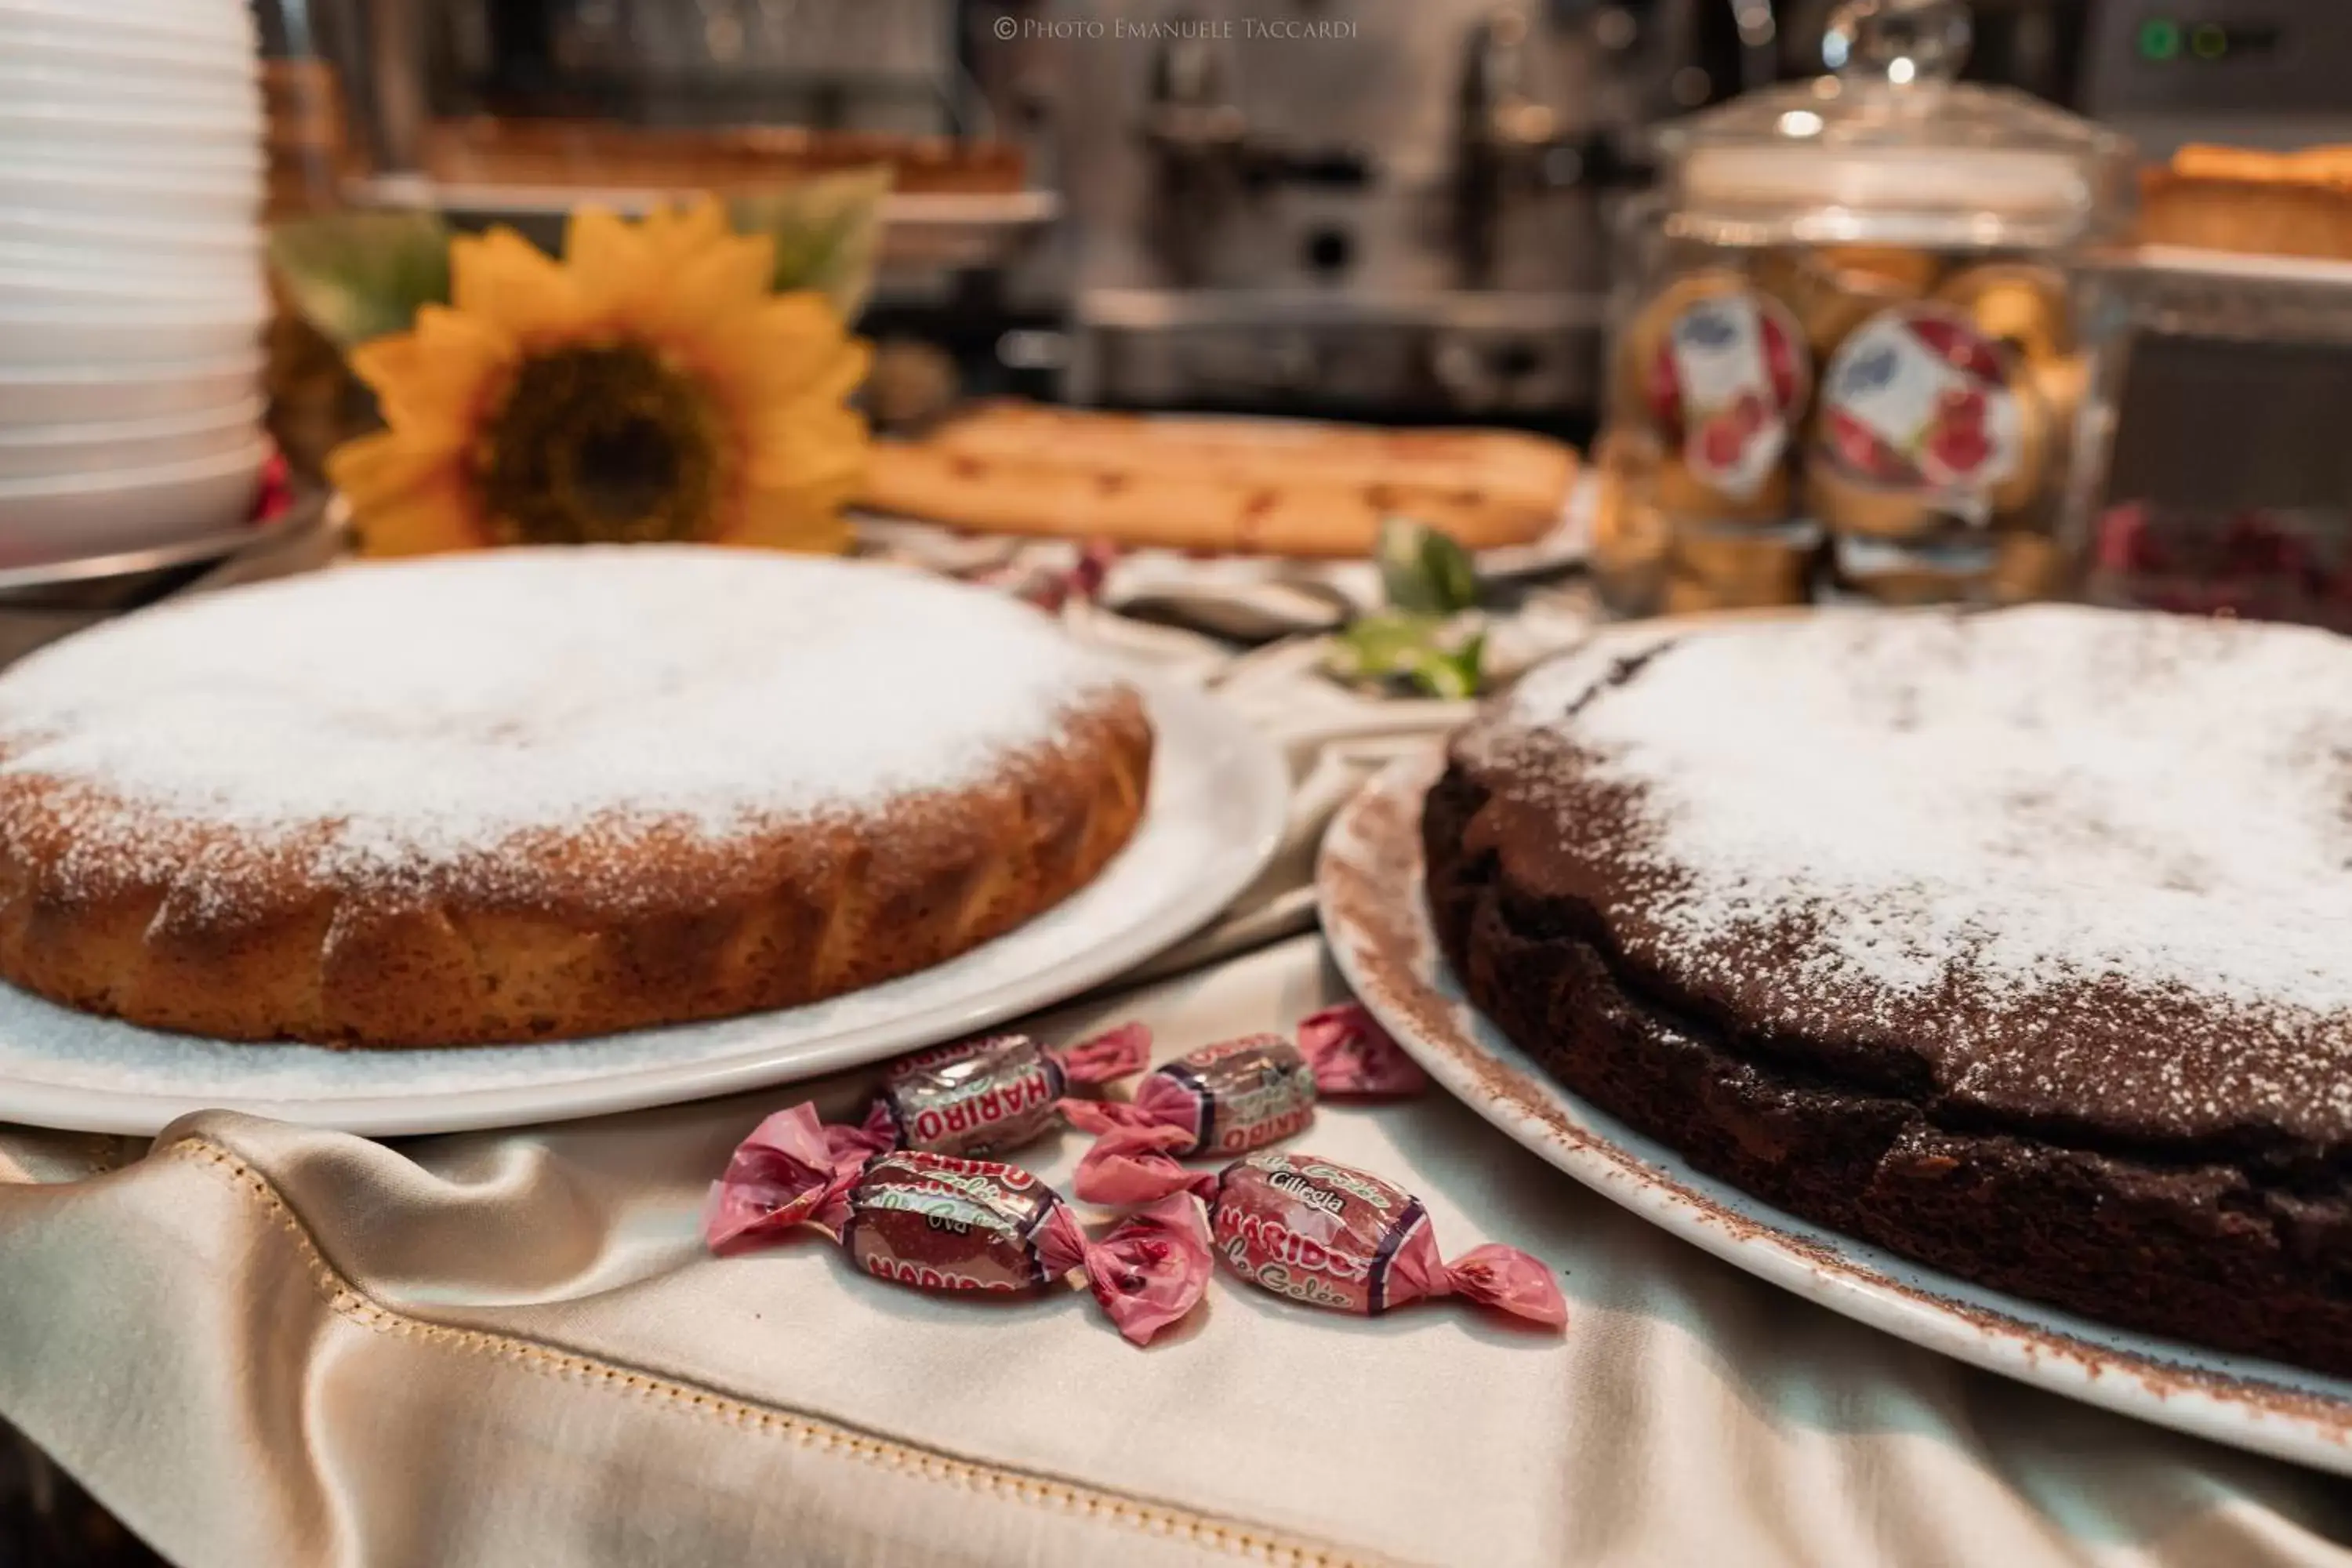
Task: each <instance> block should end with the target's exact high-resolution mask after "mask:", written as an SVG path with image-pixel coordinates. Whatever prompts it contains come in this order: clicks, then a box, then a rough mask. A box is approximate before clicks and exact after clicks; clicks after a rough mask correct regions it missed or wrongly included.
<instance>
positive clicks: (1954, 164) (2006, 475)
mask: <svg viewBox="0 0 2352 1568" xmlns="http://www.w3.org/2000/svg"><path fill="white" fill-rule="evenodd" d="M1968 42H1969V12H1968V7H1967V5H1964V4H1961V3H1960V0H1845V3H1843V4H1841V5H1838V6H1837V7H1836V8H1835V9H1834V10H1833V11H1832V16H1831V19H1830V24H1829V26H1828V29H1827V33H1826V41H1825V44H1824V47H1823V56H1824V60H1825V63H1826V64H1827V65H1828V66H1829V68H1830V72H1829V74H1827V75H1824V76H1822V77H1820V78H1818V79H1813V80H1811V81H1803V82H1794V83H1789V84H1784V85H1782V86H1779V87H1774V88H1770V89H1765V90H1763V91H1759V92H1754V93H1749V94H1747V95H1745V96H1743V97H1741V98H1738V99H1736V100H1732V101H1730V102H1728V103H1725V104H1722V105H1719V106H1717V107H1715V108H1712V109H1709V110H1704V111H1702V112H1700V113H1698V114H1696V115H1692V116H1690V117H1687V118H1685V119H1684V120H1681V121H1675V122H1672V123H1670V124H1668V125H1667V126H1665V127H1664V128H1663V129H1662V130H1661V131H1660V132H1659V135H1658V148H1659V153H1660V159H1661V176H1662V177H1661V182H1660V187H1659V190H1658V192H1657V194H1656V195H1655V197H1654V200H1653V201H1652V203H1651V204H1650V205H1649V206H1648V207H1647V208H1645V209H1644V208H1636V209H1633V221H1632V222H1631V224H1630V225H1629V228H1628V230H1627V232H1626V233H1625V234H1624V235H1623V236H1622V239H1623V242H1624V248H1625V251H1626V256H1627V260H1628V263H1629V265H1628V266H1626V267H1624V268H1621V275H1622V276H1625V277H1628V278H1630V279H1632V280H1633V281H1632V282H1631V284H1630V286H1629V289H1628V290H1627V292H1626V293H1625V294H1624V295H1623V296H1622V298H1621V300H1620V302H1619V308H1618V310H1617V314H1616V334H1615V341H1614V347H1613V349H1612V354H1613V362H1612V372H1611V376H1610V381H1609V387H1610V395H1609V400H1610V406H1609V409H1608V416H1607V426H1608V428H1609V429H1610V430H1611V431H1612V432H1613V431H1616V430H1620V429H1636V430H1639V431H1641V432H1643V433H1644V435H1645V436H1646V437H1648V438H1649V439H1650V440H1652V441H1654V443H1655V444H1656V446H1657V447H1658V448H1659V450H1660V453H1661V459H1660V461H1659V462H1658V464H1657V466H1656V469H1655V474H1654V479H1653V481H1652V482H1651V484H1650V486H1649V493H1650V495H1651V496H1652V498H1653V500H1654V505H1655V508H1656V510H1657V512H1658V514H1659V516H1660V517H1661V518H1662V519H1663V520H1664V525H1665V527H1666V529H1667V530H1668V531H1669V532H1670V534H1671V537H1672V542H1671V545H1670V548H1669V551H1668V560H1667V578H1666V591H1665V593H1664V596H1663V603H1664V605H1666V606H1667V607H1670V608H1724V607H1734V606H1737V605H1745V604H1755V603H1769V602H1778V601H1775V600H1774V599H1773V598H1772V597H1771V596H1772V595H1790V594H1795V595H1800V596H1802V595H1807V594H1819V593H1821V592H1822V591H1824V590H1831V591H1842V592H1843V593H1844V594H1847V595H1862V596H1864V597H1868V598H1874V599H1884V600H1886V601H1889V602H1903V603H1912V602H1920V601H1927V602H1934V601H1938V600H1945V599H1959V600H1970V599H1984V600H1990V599H1995V598H2011V597H2019V596H2039V595H2042V594H2045V593H2052V592H2056V591H2058V590H2059V588H2060V586H2061V585H2062V579H2063V570H2059V569H2057V567H2058V565H2059V564H2060V563H2058V562H2057V560H2056V555H2057V552H2055V551H2054V550H2053V549H2050V548H2045V547H2044V546H2043V543H2042V541H2044V540H2046V539H2047V538H2048V537H2049V536H2050V535H2051V533H2052V532H2053V529H2054V527H2055V523H2056V519H2057V515H2058V512H2059V510H2060V508H2061V502H2062V498H2063V495H2064V494H2065V491H2066V489H2067V483H2068V477H2069V470H2070V468H2071V466H2072V464H2073V463H2074V452H2075V443H2074V440H2073V438H2072V428H2073V423H2074V411H2075V409H2076V408H2077V407H2078V406H2079V405H2080V404H2081V402H2082V389H2083V387H2084V385H2085V384H2087V383H2088V382H2089V381H2090V380H2091V376H2090V372H2089V365H2088V361H2087V356H2088V354H2089V353H2090V352H2091V351H2090V350H2088V349H2086V348H2085V346H2084V342H2083V334H2082V333H2081V332H2080V331H2078V330H2077V325H2076V321H2075V308H2074V302H2073V296H2074V286H2073V279H2074V271H2073V265H2074V257H2075V256H2076V255H2078V254H2079V253H2080V252H2081V251H2082V250H2083V249H2084V248H2086V247H2090V246H2093V245H2096V244H2101V243H2104V242H2105V241H2107V240H2110V239H2112V238H2114V237H2116V236H2118V235H2120V234H2121V233H2122V232H2123V231H2124V230H2125V228H2126V226H2127V223H2128V217H2129V210H2128V203H2129V196H2130V192H2131V190H2132V188H2133V187H2132V157H2131V151H2130V146H2129V143H2128V142H2126V141H2124V140H2123V139H2122V138H2120V137H2118V136H2116V135H2115V134H2113V133H2112V132H2107V131H2105V130H2102V129H2101V128H2099V127H2097V126H2095V125H2093V124H2092V123H2090V122H2089V121H2084V120H2082V119H2080V118H2078V117H2076V116H2074V115H2071V114H2067V113H2065V112H2063V111H2062V110H2057V109H2054V108H2053V107H2051V106H2049V105H2047V104H2044V103H2042V102H2040V101H2038V100H2034V99H2032V98H2029V97H2027V96H2026V95H2024V94H2021V93H2017V92H2013V91H2011V90H2008V89H2000V88H1991V87H1983V86H1979V85H1977V84H1974V83H1963V82H1960V81H1958V80H1957V79H1956V77H1957V73H1958V69H1959V67H1960V64H1961V62H1962V60H1963V59H1964V58H1965V56H1966V52H1967V47H1968ZM2021 539H2022V540H2024V542H2017V541H2019V540H2021ZM1915 555H1916V559H1914V558H1913V557H1914V556H1915ZM1598 569H1599V570H1601V572H1602V573H1603V574H1606V571H1607V563H1605V562H1602V563H1600V564H1599V567H1598ZM1604 586H1605V584H1604Z"/></svg>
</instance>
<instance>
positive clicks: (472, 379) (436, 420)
mask: <svg viewBox="0 0 2352 1568" xmlns="http://www.w3.org/2000/svg"><path fill="white" fill-rule="evenodd" d="M514 355H515V348H514V344H513V343H512V342H509V340H507V339H506V338H505V337H503V336H502V335H501V334H499V332H497V331H494V330H492V329H491V328H490V327H488V325H486V324H485V323H484V322H482V321H480V320H479V319H478V318H476V317H472V316H467V315H464V314H462V313H460V312H458V311H456V310H446V309H444V308H443V307H441V306H438V305H427V306H425V308H424V309H423V310H420V311H418V312H417V316H416V325H415V329H414V330H413V331H406V332H402V333H399V334H397V335H396V336H394V337H389V338H381V339H378V340H377V341H376V342H372V343H363V344H362V345H361V346H360V347H359V348H357V349H355V350H353V351H352V369H353V370H354V371H356V372H357V373H358V374H359V376H360V379H361V380H362V381H364V382H366V383H367V384H369V385H370V386H372V387H373V388H374V389H375V395H376V401H377V403H378V404H379V405H381V406H382V407H383V416H384V420H385V422H386V423H387V424H389V425H391V426H393V428H394V429H395V430H398V431H401V432H402V433H403V434H404V435H405V436H408V437H411V438H412V439H416V440H433V441H439V442H444V443H447V444H452V445H457V444H462V443H464V442H465V441H466V440H467V438H468V437H469V436H470V433H471V431H472V429H473V426H474V424H475V422H476V420H478V418H479V417H480V410H481V408H482V406H483V405H484V404H485V403H486V402H487V401H488V398H489V397H490V395H491V394H492V393H493V391H494V390H495V388H496V386H497V384H498V383H499V379H500V377H501V376H502V375H503V374H504V373H505V371H506V370H507V368H508V366H509V364H510V363H512V361H513V359H514Z"/></svg>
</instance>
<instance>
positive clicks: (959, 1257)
mask: <svg viewBox="0 0 2352 1568" xmlns="http://www.w3.org/2000/svg"><path fill="white" fill-rule="evenodd" d="M859 1140H860V1130H859V1129H856V1128H845V1127H827V1126H825V1125H824V1124H823V1123H822V1122H820V1121H818V1120H817V1116H816V1111H815V1110H814V1108H813V1107H811V1106H808V1105H796V1106H793V1108H792V1109H791V1110H780V1111H778V1112H777V1113H776V1114H775V1115H773V1116H771V1117H769V1118H768V1119H767V1120H766V1121H763V1122H761V1124H760V1125H759V1127H758V1128H757V1129H756V1130H754V1131H753V1132H752V1134H751V1137H749V1138H747V1139H745V1140H744V1141H743V1142H742V1144H741V1145H740V1147H739V1148H737V1149H736V1151H735V1153H734V1155H733V1157H732V1158H731V1159H730V1160H729V1162H728V1164H727V1170H726V1172H725V1173H724V1174H722V1175H721V1176H720V1177H719V1180H718V1181H717V1182H716V1183H715V1184H712V1186H711V1189H710V1195H709V1200H708V1201H707V1203H706V1204H705V1205H704V1209H703V1237H704V1239H705V1240H706V1241H708V1242H709V1246H710V1248H711V1250H712V1251H714V1252H719V1253H734V1252H741V1251H745V1250H748V1249H750V1248H751V1247H758V1246H761V1245H765V1244H768V1243H772V1242H774V1241H778V1240H781V1239H782V1238H783V1237H785V1236H787V1235H789V1234H791V1233H792V1232H793V1231H795V1230H796V1229H798V1228H799V1227H801V1226H810V1227H813V1228H815V1229H818V1230H822V1231H824V1232H825V1233H827V1234H828V1235H831V1236H832V1237H834V1238H835V1240H837V1241H838V1242H840V1244H841V1245H842V1247H843V1248H844V1250H845V1251H846V1252H847V1253H848V1255H849V1257H850V1259H851V1261H852V1262H854V1263H856V1265H857V1267H858V1268H862V1269H863V1270H865V1271H866V1273H868V1274H872V1275H875V1276H877V1278H880V1279H889V1280H893V1281H895V1282H897V1283H898V1284H901V1285H910V1286H913V1287H915V1288H916V1289H924V1290H985V1291H1004V1292H1012V1291H1034V1290H1045V1289H1051V1288H1053V1287H1055V1286H1056V1285H1058V1284H1061V1283H1062V1282H1063V1281H1065V1280H1066V1279H1068V1278H1069V1276H1070V1275H1071V1274H1073V1273H1077V1274H1080V1275H1082V1276H1083V1277H1084V1278H1085V1279H1086V1282H1087V1289H1090V1290H1091V1291H1092V1292H1093V1293H1094V1298H1095V1300H1096V1301H1097V1302H1098V1303H1099V1304H1100V1305H1101V1307H1102V1310H1103V1311H1104V1313H1105V1314H1106V1315H1107V1316H1108V1317H1109V1319H1110V1321H1111V1322H1112V1323H1113V1324H1114V1325H1115V1326H1117V1328H1118V1331H1119V1332H1120V1333H1121V1334H1123V1335H1125V1336H1126V1337H1127V1338H1128V1339H1129V1340H1131V1341H1133V1342H1135V1343H1137V1344H1148V1343H1150V1341H1151V1339H1152V1337H1153V1336H1154V1335H1156V1334H1158V1333H1159V1332H1160V1331H1161V1330H1163V1329H1165V1328H1167V1327H1168V1326H1169V1325H1170V1324H1171V1323H1174V1322H1177V1321H1181V1319H1183V1318H1184V1317H1185V1316H1186V1315H1187V1314H1189V1313H1190V1312H1191V1311H1192V1309H1193V1308H1194V1307H1196V1306H1198V1305H1199V1304H1200V1300H1201V1296H1202V1291H1203V1290H1204V1289H1206V1287H1207V1282H1208V1277H1209V1272H1210V1254H1209V1226H1208V1219H1207V1215H1205V1214H1204V1213H1203V1211H1202V1205H1201V1203H1200V1200H1199V1199H1197V1198H1195V1197H1192V1195H1190V1194H1171V1196H1169V1197H1167V1198H1165V1199H1163V1200H1162V1201H1160V1202H1159V1203H1157V1204H1154V1205H1151V1206H1150V1207H1149V1208H1147V1209H1143V1210H1141V1211H1139V1212H1138V1213H1135V1214H1132V1215H1128V1216H1127V1217H1126V1218H1124V1219H1122V1220H1120V1221H1119V1222H1118V1224H1116V1225H1114V1226H1111V1227H1110V1228H1109V1229H1108V1231H1106V1232H1105V1233H1104V1234H1103V1235H1102V1236H1101V1237H1089V1236H1088V1235H1087V1231H1086V1228H1085V1227H1084V1226H1081V1225H1080V1224H1079V1223H1078V1219H1077V1216H1076V1215H1075V1214H1073V1213H1072V1212H1071V1210H1070V1205H1068V1204H1067V1203H1066V1202H1065V1201H1064V1200H1063V1198H1062V1195H1061V1194H1059V1193H1056V1192H1055V1191H1054V1189H1053V1188H1052V1187H1050V1186H1048V1185H1047V1184H1045V1182H1043V1181H1041V1180H1039V1179H1038V1178H1037V1177H1036V1176H1035V1175H1034V1174H1033V1173H1030V1172H1027V1171H1024V1170H1023V1169H1022V1168H1021V1167H1019V1166H1018V1165H1008V1164H1004V1163H1001V1162H999V1161H994V1160H970V1159H963V1158H960V1157H958V1156H956V1155H952V1154H941V1153H937V1152H932V1151H929V1150H923V1149H898V1150H887V1151H884V1152H878V1153H877V1152H870V1151H868V1150H866V1148H865V1147H863V1145H862V1143H861V1142H860V1141H859Z"/></svg>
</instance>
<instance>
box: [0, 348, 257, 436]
mask: <svg viewBox="0 0 2352 1568" xmlns="http://www.w3.org/2000/svg"><path fill="white" fill-rule="evenodd" d="M262 363H263V360H262V355H261V353H260V352H259V351H257V350H254V349H247V351H246V352H245V353H234V354H223V355H221V356H219V357H218V358H215V359H185V360H163V361H153V360H149V361H138V360H133V361H131V362H129V363H121V364H74V365H7V364H0V429H4V428H10V427H14V426H31V425H86V424H93V423H96V422H98V421H100V420H107V419H161V418H165V417H169V416H173V415H183V414H201V413H204V412H205V411H207V410H215V409H221V408H235V407H238V406H241V405H244V404H245V403H246V402H247V400H249V399H251V398H252V397H254V396H255V395H257V393H258V392H259V391H260V389H261V372H262Z"/></svg>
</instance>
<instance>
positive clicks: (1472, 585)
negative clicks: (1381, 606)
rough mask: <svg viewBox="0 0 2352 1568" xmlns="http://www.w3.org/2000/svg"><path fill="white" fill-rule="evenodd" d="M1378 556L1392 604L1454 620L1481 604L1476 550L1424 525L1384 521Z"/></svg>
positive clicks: (1392, 519) (1404, 520) (1393, 519)
mask: <svg viewBox="0 0 2352 1568" xmlns="http://www.w3.org/2000/svg"><path fill="white" fill-rule="evenodd" d="M1374 556H1375V559H1377V560H1378V561H1379V563H1380V568H1381V587H1382V589H1383V590H1384V591H1385V592H1386V593H1387V595H1388V600H1389V603H1390V604H1391V605H1395V606H1396V607H1397V608H1398V609H1400V610H1414V611H1418V612H1420V613H1421V614H1423V615H1429V616H1451V615H1454V614H1457V613H1459V612H1460V611H1463V610H1466V609H1468V608H1470V607H1471V606H1472V605H1475V604H1476V603H1477V602H1478V568H1477V566H1476V565H1475V563H1473V562H1472V561H1471V559H1470V552H1468V551H1466V550H1465V549H1463V548H1462V546H1461V545H1459V544H1457V543H1456V542H1454V539H1453V537H1452V536H1451V535H1449V534H1444V533H1440V532H1439V531H1437V530H1435V529H1433V528H1431V527H1429V526H1428V525H1426V524H1424V523H1422V522H1418V521H1414V520H1413V519H1412V518H1409V517H1398V516H1389V517H1384V518H1382V519H1381V534H1380V542H1379V543H1378V544H1377V545H1376V546H1375V549H1374Z"/></svg>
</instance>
